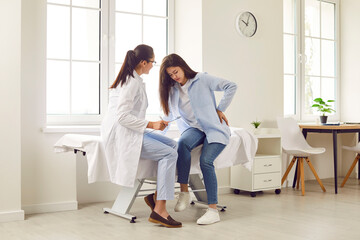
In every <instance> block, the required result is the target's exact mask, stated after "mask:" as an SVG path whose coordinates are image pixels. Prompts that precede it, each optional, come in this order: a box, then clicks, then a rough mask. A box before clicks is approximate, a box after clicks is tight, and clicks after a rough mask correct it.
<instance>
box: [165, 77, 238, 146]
mask: <svg viewBox="0 0 360 240" xmlns="http://www.w3.org/2000/svg"><path fill="white" fill-rule="evenodd" d="M188 81H190V86H189V89H188V94H189V98H190V104H191V107H192V110H193V111H194V115H195V118H196V120H197V121H198V123H199V124H200V126H201V128H202V129H203V130H204V132H205V134H206V139H207V140H208V142H209V143H214V142H216V143H222V144H225V145H227V144H228V143H229V138H230V129H229V127H228V126H227V125H226V123H225V121H223V122H222V123H220V119H219V116H218V114H217V112H216V109H218V110H220V111H222V112H225V110H226V109H227V107H228V106H229V105H230V103H231V100H232V98H233V97H234V95H235V92H236V88H237V86H236V84H235V83H233V82H230V81H227V80H224V79H221V78H218V77H214V76H211V75H209V74H207V73H198V74H196V76H195V77H194V78H193V79H189V80H188ZM214 91H224V96H223V97H222V99H221V100H220V102H219V105H218V106H216V100H215V94H214ZM169 110H170V113H169V116H167V117H165V120H167V119H174V118H176V117H178V116H181V115H180V112H179V89H178V87H177V85H175V86H174V87H172V88H171V92H170V98H169ZM176 123H177V125H178V127H179V130H180V132H181V133H183V132H184V131H185V130H186V129H188V128H190V126H189V125H188V124H187V123H186V122H185V121H184V120H183V119H182V118H180V119H178V120H177V121H176Z"/></svg>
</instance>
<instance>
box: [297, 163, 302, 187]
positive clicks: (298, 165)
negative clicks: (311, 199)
mask: <svg viewBox="0 0 360 240" xmlns="http://www.w3.org/2000/svg"><path fill="white" fill-rule="evenodd" d="M299 161H300V159H298V164H297V172H298V174H297V176H296V177H297V179H296V189H299V185H300V181H299V180H300V171H301V170H300V164H299Z"/></svg>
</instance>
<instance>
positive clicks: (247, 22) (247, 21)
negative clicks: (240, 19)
mask: <svg viewBox="0 0 360 240" xmlns="http://www.w3.org/2000/svg"><path fill="white" fill-rule="evenodd" d="M249 18H250V14H249V15H248V19H247V20H246V26H247V25H248V24H249Z"/></svg>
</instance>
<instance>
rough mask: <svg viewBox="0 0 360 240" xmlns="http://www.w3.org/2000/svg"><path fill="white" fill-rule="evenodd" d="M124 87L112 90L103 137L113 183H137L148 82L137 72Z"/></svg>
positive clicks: (102, 132)
mask: <svg viewBox="0 0 360 240" xmlns="http://www.w3.org/2000/svg"><path fill="white" fill-rule="evenodd" d="M133 74H134V77H129V78H128V79H127V81H126V83H125V84H124V85H123V86H122V87H121V86H120V84H119V85H118V86H117V88H115V89H111V90H110V92H109V107H108V112H107V115H106V116H105V118H104V120H103V122H102V124H101V137H102V140H103V142H104V147H105V156H106V161H107V165H108V170H109V175H110V180H111V182H112V183H115V184H118V185H122V186H126V187H133V186H134V182H135V179H136V173H137V168H138V164H139V159H140V153H141V148H142V142H143V137H144V131H145V129H146V126H147V124H148V121H147V120H145V114H146V108H147V106H148V101H147V96H146V90H145V84H144V83H143V80H142V78H141V77H140V76H139V75H138V74H137V73H136V71H134V72H133Z"/></svg>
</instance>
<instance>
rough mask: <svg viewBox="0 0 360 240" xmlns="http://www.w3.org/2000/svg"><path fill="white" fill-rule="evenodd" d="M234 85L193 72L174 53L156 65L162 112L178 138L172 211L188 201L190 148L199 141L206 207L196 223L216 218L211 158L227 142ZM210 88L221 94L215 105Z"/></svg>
mask: <svg viewBox="0 0 360 240" xmlns="http://www.w3.org/2000/svg"><path fill="white" fill-rule="evenodd" d="M236 88H237V87H236V84H235V83H232V82H229V81H227V80H224V79H220V78H217V77H214V76H211V75H209V74H207V73H197V72H195V71H193V70H192V69H191V68H190V67H189V66H188V65H187V63H186V62H185V61H184V60H183V59H182V58H181V57H180V56H179V55H177V54H170V55H168V56H166V57H165V58H164V59H163V61H162V64H161V67H160V100H161V105H162V108H163V111H164V113H165V114H166V115H167V116H168V117H170V118H174V117H178V116H181V118H180V119H179V120H177V125H178V127H179V130H180V132H181V133H182V134H181V137H180V139H179V142H178V145H179V146H178V155H179V157H178V161H177V170H178V182H179V183H180V190H181V193H180V195H179V200H178V202H177V204H176V206H175V211H176V212H179V211H183V210H185V208H186V207H187V206H188V205H189V203H190V201H191V200H190V195H189V190H188V181H189V173H190V166H191V151H192V150H193V149H194V148H195V147H197V146H199V145H201V144H203V147H202V152H201V156H200V168H201V172H202V174H203V177H204V184H205V189H206V193H207V200H208V205H209V208H208V209H207V212H206V213H205V214H204V215H203V216H202V217H201V218H199V219H198V220H197V223H198V224H212V223H215V222H218V221H220V216H219V213H218V210H217V208H216V204H217V203H218V201H217V200H218V199H217V179H216V174H215V168H214V164H213V163H214V161H215V159H216V158H217V156H219V154H220V153H221V152H222V151H223V149H224V148H225V146H226V145H227V144H228V143H229V138H230V129H229V126H228V121H227V119H226V117H225V115H224V113H223V112H224V111H225V110H226V108H227V107H228V106H229V105H230V103H231V100H232V98H233V97H234V95H235V92H236ZM214 91H223V92H224V96H223V98H222V99H221V101H220V102H219V104H218V105H216V101H215V95H214Z"/></svg>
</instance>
